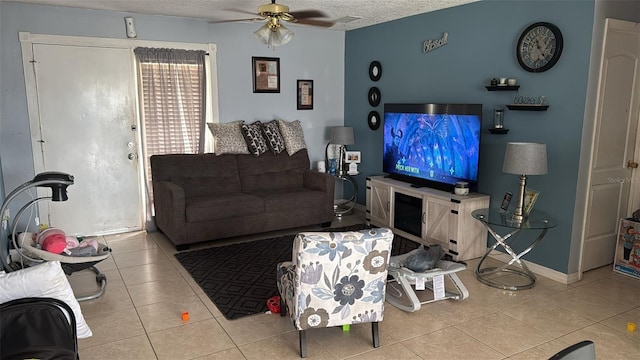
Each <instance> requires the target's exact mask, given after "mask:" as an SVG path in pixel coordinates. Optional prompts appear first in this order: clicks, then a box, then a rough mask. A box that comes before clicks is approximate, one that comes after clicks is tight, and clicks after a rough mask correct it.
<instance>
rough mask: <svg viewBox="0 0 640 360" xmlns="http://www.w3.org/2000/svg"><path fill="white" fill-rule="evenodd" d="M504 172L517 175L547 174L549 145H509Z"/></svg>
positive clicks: (520, 143)
mask: <svg viewBox="0 0 640 360" xmlns="http://www.w3.org/2000/svg"><path fill="white" fill-rule="evenodd" d="M502 171H503V172H506V173H508V174H517V175H544V174H546V173H547V145H546V144H540V143H524V142H510V143H507V149H506V151H505V153H504V163H503V165H502Z"/></svg>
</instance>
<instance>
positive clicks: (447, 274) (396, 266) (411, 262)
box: [386, 245, 469, 312]
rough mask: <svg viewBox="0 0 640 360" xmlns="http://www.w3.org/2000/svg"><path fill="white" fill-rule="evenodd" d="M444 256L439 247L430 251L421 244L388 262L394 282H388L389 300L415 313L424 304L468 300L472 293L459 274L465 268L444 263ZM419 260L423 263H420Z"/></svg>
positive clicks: (457, 264)
mask: <svg viewBox="0 0 640 360" xmlns="http://www.w3.org/2000/svg"><path fill="white" fill-rule="evenodd" d="M429 253H430V254H432V256H431V257H429ZM435 254H438V255H435ZM443 255H444V252H443V251H442V248H441V247H440V246H439V245H435V246H432V247H429V248H428V249H426V248H425V247H424V245H422V246H421V247H419V248H417V249H415V250H412V251H410V252H408V253H406V254H402V255H397V256H392V257H391V258H390V260H389V276H390V277H391V279H389V280H388V281H387V297H386V299H387V301H388V302H389V303H391V304H392V305H394V306H395V307H397V308H399V309H401V310H404V311H407V312H414V311H418V310H420V307H421V306H422V304H428V303H431V302H434V301H439V300H445V299H454V300H464V299H466V298H467V297H469V291H467V288H466V287H465V286H464V284H463V283H462V281H461V280H460V278H459V277H458V275H457V274H456V273H457V272H459V271H462V270H465V269H466V266H465V265H464V264H461V263H457V262H453V261H449V260H443V259H442V256H443ZM420 257H422V259H423V261H422V262H419V258H420ZM425 259H426V260H425ZM433 264H435V265H433ZM411 268H413V270H412V269H411ZM414 270H416V271H414ZM447 285H448V286H447Z"/></svg>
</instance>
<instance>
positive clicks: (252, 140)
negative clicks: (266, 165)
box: [242, 121, 269, 157]
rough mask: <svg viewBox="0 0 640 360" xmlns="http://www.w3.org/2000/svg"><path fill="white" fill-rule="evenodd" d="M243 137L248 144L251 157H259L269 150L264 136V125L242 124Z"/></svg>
mask: <svg viewBox="0 0 640 360" xmlns="http://www.w3.org/2000/svg"><path fill="white" fill-rule="evenodd" d="M242 136H244V139H245V141H246V142H247V147H248V148H249V152H250V153H251V155H253V156H255V157H258V156H260V155H262V154H264V153H266V152H267V150H269V147H267V141H266V140H265V138H264V135H262V123H261V122H260V121H256V122H254V123H253V124H248V125H247V124H242Z"/></svg>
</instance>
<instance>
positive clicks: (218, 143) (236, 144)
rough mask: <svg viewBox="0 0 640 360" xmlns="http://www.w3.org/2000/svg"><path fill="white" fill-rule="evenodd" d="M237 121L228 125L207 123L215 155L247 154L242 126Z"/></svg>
mask: <svg viewBox="0 0 640 360" xmlns="http://www.w3.org/2000/svg"><path fill="white" fill-rule="evenodd" d="M243 123H244V121H242V120H238V121H233V122H230V123H224V124H219V123H215V124H214V123H207V125H208V126H209V130H211V133H212V134H213V140H214V144H215V152H216V155H222V154H248V153H249V149H247V143H246V142H245V141H244V137H243V136H242V124H243Z"/></svg>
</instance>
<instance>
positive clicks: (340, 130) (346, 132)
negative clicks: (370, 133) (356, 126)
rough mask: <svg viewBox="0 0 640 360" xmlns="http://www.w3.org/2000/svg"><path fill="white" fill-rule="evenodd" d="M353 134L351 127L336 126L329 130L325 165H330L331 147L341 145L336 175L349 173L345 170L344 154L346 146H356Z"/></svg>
mask: <svg viewBox="0 0 640 360" xmlns="http://www.w3.org/2000/svg"><path fill="white" fill-rule="evenodd" d="M354 138H355V137H354V134H353V127H350V126H334V127H332V128H330V129H329V143H328V144H327V147H326V148H325V152H324V157H325V164H328V163H329V159H328V158H329V156H328V155H327V153H328V151H329V145H331V144H334V145H340V155H339V158H338V169H337V170H336V175H338V176H342V175H345V174H346V173H347V171H346V170H345V168H344V154H345V145H353V144H355V140H354Z"/></svg>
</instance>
